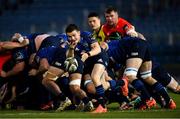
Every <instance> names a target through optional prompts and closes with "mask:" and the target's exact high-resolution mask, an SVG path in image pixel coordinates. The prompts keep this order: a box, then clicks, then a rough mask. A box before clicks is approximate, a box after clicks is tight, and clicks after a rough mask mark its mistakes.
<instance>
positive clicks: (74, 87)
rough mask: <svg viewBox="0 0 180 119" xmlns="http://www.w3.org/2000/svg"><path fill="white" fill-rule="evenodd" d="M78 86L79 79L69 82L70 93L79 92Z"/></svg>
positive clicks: (79, 83)
mask: <svg viewBox="0 0 180 119" xmlns="http://www.w3.org/2000/svg"><path fill="white" fill-rule="evenodd" d="M80 85H81V79H75V80H71V81H70V82H69V86H70V90H71V92H72V93H75V92H78V91H79V90H80Z"/></svg>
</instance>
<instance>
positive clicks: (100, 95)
mask: <svg viewBox="0 0 180 119" xmlns="http://www.w3.org/2000/svg"><path fill="white" fill-rule="evenodd" d="M104 92H105V91H104V88H103V86H102V85H100V86H97V87H96V94H97V98H98V103H99V104H101V105H102V106H103V107H105V100H104Z"/></svg>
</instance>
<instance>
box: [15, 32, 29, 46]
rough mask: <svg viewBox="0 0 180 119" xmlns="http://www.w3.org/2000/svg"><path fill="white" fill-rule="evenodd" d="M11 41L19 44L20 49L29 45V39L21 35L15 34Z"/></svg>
mask: <svg viewBox="0 0 180 119" xmlns="http://www.w3.org/2000/svg"><path fill="white" fill-rule="evenodd" d="M11 40H12V41H15V42H18V43H19V47H24V46H26V45H28V44H29V39H28V38H27V37H23V36H22V35H21V34H20V33H15V34H14V35H13V37H12V39H11Z"/></svg>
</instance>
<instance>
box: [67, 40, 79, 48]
mask: <svg viewBox="0 0 180 119" xmlns="http://www.w3.org/2000/svg"><path fill="white" fill-rule="evenodd" d="M68 44H69V48H70V49H75V47H76V45H77V43H76V42H75V41H70V42H69V43H68Z"/></svg>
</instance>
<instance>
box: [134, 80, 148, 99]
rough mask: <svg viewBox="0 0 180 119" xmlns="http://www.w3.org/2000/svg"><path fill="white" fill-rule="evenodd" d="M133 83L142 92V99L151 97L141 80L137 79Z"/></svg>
mask: <svg viewBox="0 0 180 119" xmlns="http://www.w3.org/2000/svg"><path fill="white" fill-rule="evenodd" d="M131 84H132V85H133V87H134V88H135V89H136V90H137V91H138V92H140V93H141V99H142V100H144V101H146V100H147V99H150V97H151V96H150V94H149V92H148V91H147V89H146V87H145V85H144V83H143V82H142V81H141V80H139V79H135V80H134V81H133V82H132V83H131Z"/></svg>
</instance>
